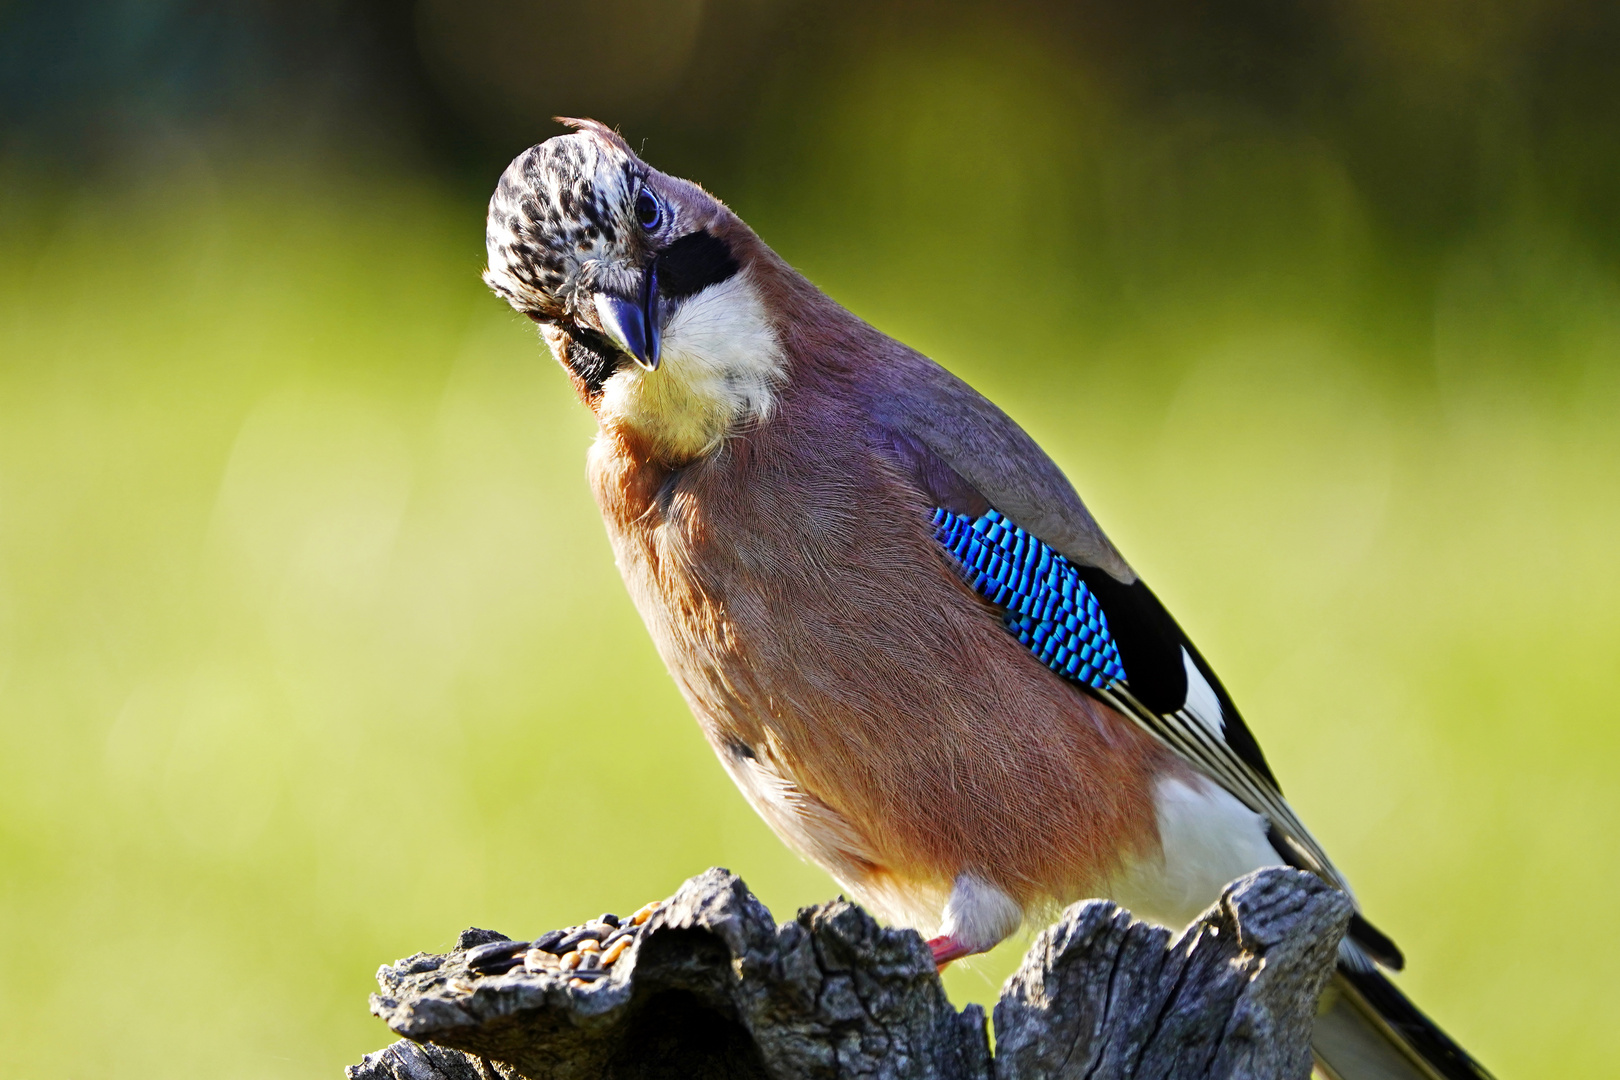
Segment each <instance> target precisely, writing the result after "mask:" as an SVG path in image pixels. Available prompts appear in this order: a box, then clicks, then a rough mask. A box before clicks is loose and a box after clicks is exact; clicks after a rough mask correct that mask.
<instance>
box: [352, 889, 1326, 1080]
mask: <svg viewBox="0 0 1620 1080" xmlns="http://www.w3.org/2000/svg"><path fill="white" fill-rule="evenodd" d="M1349 917H1350V904H1349V901H1348V900H1347V899H1346V898H1345V897H1344V896H1343V895H1342V894H1341V893H1338V892H1337V891H1335V890H1334V889H1332V888H1331V887H1329V886H1328V885H1326V884H1324V883H1322V882H1321V881H1320V880H1318V879H1317V878H1315V877H1312V876H1311V875H1309V874H1304V873H1301V872H1299V871H1296V870H1288V869H1282V868H1276V869H1268V870H1262V871H1259V872H1258V873H1255V874H1251V875H1249V876H1248V877H1245V878H1240V879H1238V880H1237V881H1235V882H1233V883H1232V884H1231V885H1229V886H1228V887H1227V889H1226V891H1225V892H1224V893H1223V894H1222V895H1221V898H1220V900H1219V901H1217V902H1216V904H1215V905H1214V906H1213V907H1211V908H1210V909H1209V910H1208V911H1207V912H1205V913H1204V915H1203V916H1202V917H1201V918H1200V919H1199V920H1198V921H1197V922H1195V923H1194V924H1193V925H1192V926H1191V927H1189V928H1188V929H1187V930H1186V931H1185V932H1183V933H1182V934H1180V935H1172V934H1171V933H1170V932H1168V931H1166V930H1163V929H1161V928H1159V927H1156V926H1152V925H1150V924H1148V923H1143V922H1139V921H1136V920H1134V919H1132V918H1131V916H1130V914H1129V912H1126V911H1123V910H1122V909H1120V908H1119V907H1118V906H1116V905H1114V904H1112V903H1109V902H1107V901H1100V900H1093V901H1088V902H1085V903H1081V904H1076V905H1075V906H1073V907H1071V908H1070V909H1069V910H1068V911H1066V912H1065V913H1064V915H1063V917H1062V918H1061V919H1060V920H1058V922H1057V923H1055V924H1054V925H1053V926H1051V927H1049V928H1047V929H1046V930H1044V931H1042V932H1041V934H1039V935H1038V936H1037V937H1036V939H1035V942H1034V944H1033V946H1032V947H1031V948H1030V950H1029V953H1028V955H1027V956H1026V957H1025V958H1024V962H1023V966H1022V967H1020V968H1019V970H1018V971H1017V973H1015V974H1014V975H1013V976H1012V978H1010V979H1009V980H1008V981H1007V984H1006V987H1005V988H1004V990H1003V992H1002V995H1001V1000H1000V1001H999V1002H998V1003H997V1005H996V1007H995V1035H996V1052H995V1054H994V1056H993V1057H992V1055H991V1052H990V1046H989V1040H988V1036H987V1031H986V1025H985V1017H984V1012H983V1010H982V1009H980V1008H979V1007H978V1006H977V1005H969V1006H968V1007H967V1008H965V1009H963V1010H961V1011H960V1012H958V1011H957V1010H956V1009H955V1008H954V1007H952V1005H951V1003H950V1002H949V1000H948V999H947V998H946V996H945V992H944V990H943V988H942V987H941V986H940V982H939V979H938V978H937V977H936V976H935V974H934V967H933V963H932V961H931V959H930V957H929V953H928V949H927V946H925V945H924V944H923V942H922V939H921V938H920V937H918V936H917V934H916V933H915V932H913V931H910V930H890V929H885V928H883V927H881V926H879V925H878V924H877V922H876V921H874V920H873V919H872V918H871V917H870V916H869V915H867V914H866V913H865V912H864V911H862V910H861V909H860V908H858V907H856V906H855V905H853V904H850V903H847V902H845V901H843V900H836V901H833V902H831V903H827V904H822V905H819V906H817V907H812V908H806V909H804V910H802V911H800V912H799V915H798V918H796V919H795V920H793V921H792V922H789V923H784V924H782V925H781V926H778V925H777V924H776V923H775V921H774V920H773V919H772V918H771V914H770V912H769V911H767V910H766V909H765V907H764V906H763V905H762V904H760V902H759V901H758V900H756V899H755V898H754V897H753V896H752V895H751V894H750V893H749V892H748V890H747V888H746V886H744V885H743V883H742V880H741V879H740V878H738V877H737V876H736V875H734V874H731V873H730V872H728V871H725V870H719V869H714V870H709V871H708V872H706V873H703V874H700V875H698V876H697V877H695V878H692V879H691V880H689V881H688V882H686V883H685V884H684V885H682V886H681V888H680V890H679V891H677V892H676V893H675V895H674V896H673V897H672V898H671V899H670V901H669V902H668V903H667V904H666V905H665V906H664V907H663V908H662V909H661V910H659V911H658V912H657V914H655V915H654V916H653V917H652V919H651V920H650V921H649V922H648V923H647V925H646V926H645V927H644V929H643V931H642V934H641V936H640V938H639V940H638V941H637V943H636V944H635V945H634V946H633V947H632V949H631V950H630V951H629V952H628V953H626V954H625V955H624V957H622V958H621V959H620V960H619V962H618V963H617V964H615V965H614V966H613V969H612V974H611V975H609V976H608V977H607V978H605V979H602V980H600V981H598V982H596V983H593V984H591V985H589V986H586V987H583V988H571V987H570V986H569V985H568V984H567V983H566V981H565V979H564V978H562V977H558V976H555V975H551V974H548V973H544V972H542V973H525V972H524V971H523V970H522V968H521V967H520V968H518V969H517V971H515V972H514V973H511V974H506V975H498V976H483V977H479V976H477V975H475V974H473V973H472V972H471V971H470V970H469V969H468V967H467V962H466V950H467V949H469V948H472V947H474V946H476V945H479V944H482V943H484V942H487V941H492V940H501V937H500V935H497V934H493V933H491V932H489V931H475V930H469V931H467V932H465V933H464V934H462V937H461V941H460V942H459V943H458V947H457V949H456V950H455V951H453V952H451V953H449V954H446V955H443V956H435V955H431V954H427V953H418V954H417V955H415V956H412V957H407V958H406V959H404V960H401V961H399V962H398V963H397V964H395V965H393V966H391V967H384V968H382V969H381V970H380V971H379V972H378V974H377V979H378V983H379V984H380V986H381V993H378V994H374V995H373V996H372V999H371V1007H372V1011H373V1012H374V1013H376V1014H377V1015H378V1016H380V1017H382V1018H383V1019H384V1020H385V1021H387V1023H388V1026H389V1027H390V1028H392V1029H393V1030H394V1032H395V1033H396V1034H399V1035H401V1036H403V1038H402V1039H401V1040H400V1041H399V1042H396V1043H395V1044H393V1045H392V1046H390V1047H388V1048H387V1049H385V1050H381V1051H378V1052H377V1053H374V1054H368V1055H367V1056H366V1058H365V1059H364V1060H363V1061H362V1062H361V1063H360V1064H358V1065H353V1066H350V1067H349V1068H348V1069H347V1070H346V1075H347V1076H348V1077H350V1078H351V1080H496V1078H499V1080H585V1078H592V1080H595V1078H599V1077H600V1078H610V1080H663V1078H666V1077H668V1078H671V1080H673V1078H675V1077H680V1078H683V1080H684V1078H709V1077H713V1078H737V1080H744V1078H747V1080H753V1078H767V1077H768V1078H789V1077H793V1078H797V1077H827V1078H833V1077H853V1076H862V1077H879V1078H891V1077H892V1078H895V1080H900V1078H915V1080H991V1078H995V1080H1025V1078H1030V1080H1033V1078H1037V1077H1040V1078H1046V1077H1065V1078H1067V1077H1074V1078H1082V1077H1084V1078H1090V1080H1111V1078H1115V1077H1135V1078H1140V1080H1194V1078H1211V1080H1215V1078H1236V1077H1244V1078H1254V1080H1267V1078H1273V1077H1275V1078H1279V1080H1282V1078H1289V1080H1299V1078H1304V1077H1306V1076H1308V1075H1309V1074H1310V1069H1311V1054H1310V1034H1311V1026H1312V1022H1313V1019H1314V1017H1315V1011H1316V1001H1317V998H1318V997H1319V996H1320V994H1321V991H1322V988H1323V987H1324V986H1325V985H1326V982H1327V979H1328V977H1329V976H1330V975H1331V973H1332V970H1333V960H1334V955H1335V952H1336V950H1337V948H1338V943H1339V939H1340V937H1342V936H1343V934H1344V928H1345V925H1346V923H1347V921H1348V919H1349Z"/></svg>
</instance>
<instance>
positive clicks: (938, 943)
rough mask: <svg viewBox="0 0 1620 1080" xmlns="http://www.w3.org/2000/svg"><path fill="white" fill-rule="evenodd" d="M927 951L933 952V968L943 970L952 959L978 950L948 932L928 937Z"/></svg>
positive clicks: (969, 954) (960, 957) (957, 958)
mask: <svg viewBox="0 0 1620 1080" xmlns="http://www.w3.org/2000/svg"><path fill="white" fill-rule="evenodd" d="M928 951H929V952H931V953H933V954H934V970H935V971H944V970H945V965H947V964H949V963H950V962H951V961H952V960H960V959H962V957H964V956H971V955H973V954H974V953H975V952H977V951H978V950H977V949H975V948H973V947H972V946H971V945H964V944H962V942H960V941H958V940H956V939H955V938H953V937H951V936H950V935H949V934H945V935H944V936H942V937H937V938H930V939H929V940H928Z"/></svg>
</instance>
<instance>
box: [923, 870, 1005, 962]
mask: <svg viewBox="0 0 1620 1080" xmlns="http://www.w3.org/2000/svg"><path fill="white" fill-rule="evenodd" d="M1023 921H1024V909H1023V908H1022V907H1021V906H1019V904H1018V902H1017V901H1016V900H1014V899H1013V898H1012V897H1010V896H1008V895H1007V894H1006V893H1004V892H1002V891H1001V890H1000V889H998V888H997V887H996V886H994V885H992V884H990V883H989V882H988V881H986V880H984V879H983V878H981V877H979V876H977V875H975V874H958V875H957V876H956V881H955V882H954V883H953V884H952V886H951V895H950V898H949V899H948V900H946V901H945V912H944V918H943V919H942V920H941V922H940V928H939V929H940V934H939V936H938V937H936V938H931V939H929V942H928V951H929V952H931V953H933V954H934V968H935V970H938V971H944V970H945V965H947V964H949V963H950V962H951V961H952V960H960V959H961V958H962V957H964V956H972V955H974V954H975V953H982V952H989V951H990V950H991V949H993V948H995V947H996V946H997V945H998V944H1000V943H1001V941H1002V940H1003V939H1005V938H1006V937H1008V936H1009V935H1010V934H1012V932H1013V931H1014V930H1017V929H1018V926H1019V924H1020V923H1022V922H1023Z"/></svg>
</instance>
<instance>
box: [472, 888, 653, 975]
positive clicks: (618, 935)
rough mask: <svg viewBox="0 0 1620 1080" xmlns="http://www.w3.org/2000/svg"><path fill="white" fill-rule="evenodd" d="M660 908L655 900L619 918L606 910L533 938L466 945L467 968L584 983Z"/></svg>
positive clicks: (482, 972) (608, 965) (632, 940)
mask: <svg viewBox="0 0 1620 1080" xmlns="http://www.w3.org/2000/svg"><path fill="white" fill-rule="evenodd" d="M661 907H663V901H661V900H655V901H653V902H652V903H650V904H648V905H647V906H646V907H643V908H641V909H640V910H638V911H637V912H636V913H635V914H634V915H627V916H625V917H624V918H622V919H621V918H620V917H619V916H617V915H615V914H613V912H611V911H608V912H604V913H603V914H602V915H601V916H600V917H599V918H595V919H592V920H591V921H590V922H588V923H585V924H584V925H583V926H570V927H568V928H566V929H563V930H551V931H548V932H547V933H544V934H541V935H540V936H539V937H537V938H535V939H534V940H533V941H492V942H489V943H488V944H485V945H479V946H477V947H476V948H473V949H469V950H468V951H467V966H468V968H470V969H471V970H472V972H473V973H474V974H475V975H504V974H506V973H507V972H509V971H512V970H514V969H519V970H521V971H523V972H527V973H530V974H540V973H546V974H552V975H563V976H565V977H567V978H568V980H569V985H571V986H586V985H589V984H590V983H591V982H593V981H595V980H597V979H600V978H604V977H605V976H606V975H607V974H608V969H609V968H611V967H612V966H613V965H614V964H615V963H616V962H617V961H618V959H619V958H620V957H621V956H623V955H624V954H625V953H626V952H627V951H629V949H630V946H632V945H634V944H635V942H636V938H637V937H638V936H639V935H640V933H641V928H642V926H643V925H645V924H646V922H647V920H648V919H650V918H652V915H653V912H655V911H657V910H658V909H659V908H661Z"/></svg>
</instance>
